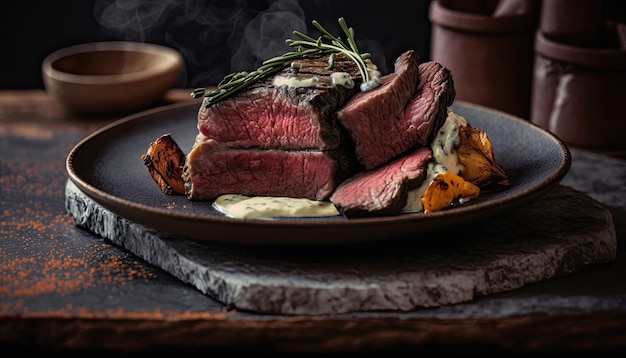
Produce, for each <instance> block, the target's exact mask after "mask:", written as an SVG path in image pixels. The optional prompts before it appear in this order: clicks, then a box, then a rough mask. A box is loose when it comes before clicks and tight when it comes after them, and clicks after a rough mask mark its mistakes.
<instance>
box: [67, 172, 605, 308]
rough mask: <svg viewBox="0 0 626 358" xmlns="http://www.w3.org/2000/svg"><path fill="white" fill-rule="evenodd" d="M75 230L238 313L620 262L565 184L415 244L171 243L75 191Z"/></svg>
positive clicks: (355, 301) (590, 212)
mask: <svg viewBox="0 0 626 358" xmlns="http://www.w3.org/2000/svg"><path fill="white" fill-rule="evenodd" d="M65 198H66V202H65V206H66V209H67V211H68V212H69V213H70V214H71V215H72V216H73V217H74V219H75V222H76V224H77V225H79V226H82V227H84V228H86V229H88V230H90V231H92V232H93V233H95V234H97V235H101V236H103V237H105V238H107V239H109V240H111V241H112V242H113V243H115V244H116V245H119V246H120V247H123V248H125V249H126V250H129V251H130V252H132V253H133V254H135V255H137V256H138V257H140V258H142V259H144V260H145V261H147V262H149V263H150V264H153V265H155V266H157V267H159V268H161V269H163V270H165V271H166V272H168V273H170V274H171V275H173V276H174V277H176V278H178V279H179V280H181V281H183V282H185V283H188V284H190V285H193V286H194V287H195V288H197V289H198V290H199V291H201V292H202V293H204V294H206V295H208V296H210V297H212V298H215V299H217V300H219V301H220V302H222V303H224V304H225V305H226V306H228V307H229V308H233V309H237V310H240V311H251V312H257V313H269V314H288V315H292V314H293V315H326V314H340V313H350V312H373V311H412V310H416V309H419V308H427V307H440V306H446V305H453V304H457V303H462V302H469V301H472V300H474V299H475V298H476V297H479V296H484V295H489V294H494V293H498V292H505V291H509V290H514V289H516V288H520V287H522V286H525V285H528V284H530V283H534V282H539V281H544V280H549V279H552V278H554V277H558V276H563V275H567V274H571V273H574V272H577V271H580V270H583V269H585V268H587V267H591V266H594V265H599V264H603V263H607V262H610V261H612V260H614V259H615V257H616V254H617V238H616V233H615V226H614V224H613V220H612V216H611V213H610V211H608V210H607V209H606V208H605V207H604V206H602V205H601V204H600V203H598V202H597V201H595V200H594V199H592V198H591V197H589V196H588V195H587V194H584V193H582V192H579V191H577V190H575V189H573V188H571V187H568V186H563V185H558V186H556V187H555V188H554V189H553V190H551V191H550V192H548V193H546V194H545V195H544V196H542V197H541V198H539V199H538V200H537V201H535V202H533V203H531V204H529V205H527V206H524V207H522V208H519V209H517V210H515V211H513V212H509V213H507V214H505V215H502V216H499V217H495V218H492V219H490V220H487V221H485V222H478V223H475V224H470V225H464V226H462V227H456V228H451V229H450V230H449V231H445V232H437V233H432V234H428V235H426V234H422V235H420V236H415V237H403V238H393V237H390V238H385V239H381V240H380V241H376V242H372V243H366V244H352V245H339V246H328V247H311V248H309V247H307V248H302V247H299V248H297V247H283V246H278V247H277V246H272V247H246V246H229V245H224V244H214V243H209V242H199V241H195V240H191V239H187V238H182V237H176V236H171V235H166V234H163V233H160V232H157V231H155V230H152V229H150V228H147V227H145V226H143V225H139V224H137V223H134V222H130V221H128V220H126V219H124V218H121V217H119V216H117V215H115V214H113V213H112V212H110V211H108V210H106V209H104V208H103V207H101V206H100V205H99V204H98V203H96V202H94V201H93V200H91V199H90V198H89V197H88V196H86V195H85V194H84V193H82V192H81V191H80V189H78V188H77V187H76V186H75V185H74V184H73V183H72V182H71V181H68V182H67V184H66V191H65Z"/></svg>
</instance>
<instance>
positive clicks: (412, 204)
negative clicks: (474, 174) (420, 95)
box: [402, 109, 467, 212]
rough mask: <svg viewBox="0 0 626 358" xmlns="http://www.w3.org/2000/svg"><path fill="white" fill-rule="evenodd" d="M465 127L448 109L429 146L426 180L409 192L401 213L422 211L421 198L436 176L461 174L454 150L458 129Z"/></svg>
mask: <svg viewBox="0 0 626 358" xmlns="http://www.w3.org/2000/svg"><path fill="white" fill-rule="evenodd" d="M465 125H467V121H466V120H465V118H463V117H462V116H460V115H458V114H456V113H454V112H452V110H450V109H448V117H447V118H446V121H445V122H444V123H443V125H442V126H441V128H440V129H439V131H437V135H436V136H435V139H434V140H433V142H432V144H431V145H430V148H431V150H432V153H433V159H432V160H431V162H430V163H428V167H427V171H426V179H424V182H423V183H422V185H420V186H419V187H417V188H416V189H413V190H411V191H409V194H408V197H407V204H406V205H405V206H404V208H403V209H402V211H404V212H413V211H422V210H424V205H423V204H422V197H423V196H424V193H425V192H426V189H427V188H428V185H430V182H431V181H433V179H434V178H435V176H436V175H437V174H439V173H454V174H458V175H461V174H463V171H464V170H465V166H463V164H461V163H459V156H458V155H457V153H456V150H455V148H456V147H457V146H458V145H459V127H462V126H465Z"/></svg>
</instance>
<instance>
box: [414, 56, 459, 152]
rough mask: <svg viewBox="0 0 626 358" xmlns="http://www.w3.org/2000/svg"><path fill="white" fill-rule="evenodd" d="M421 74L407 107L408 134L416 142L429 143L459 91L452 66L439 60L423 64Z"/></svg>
mask: <svg viewBox="0 0 626 358" xmlns="http://www.w3.org/2000/svg"><path fill="white" fill-rule="evenodd" d="M419 77H420V84H419V85H418V88H417V95H416V96H415V97H414V98H413V99H412V100H411V101H410V102H409V104H408V106H407V107H406V109H405V110H404V118H405V120H406V122H407V124H408V125H409V126H408V128H409V129H408V130H407V133H406V136H407V140H408V141H410V140H411V138H413V139H414V141H415V142H414V144H416V145H429V144H430V143H431V142H432V140H433V139H434V136H435V133H436V131H437V130H438V129H439V128H440V127H441V126H442V125H443V122H445V120H446V117H447V116H448V107H449V106H451V105H452V102H454V97H455V96H456V91H455V89H454V82H453V80H452V75H451V73H450V70H449V69H447V68H446V67H443V66H442V65H441V64H439V63H438V62H435V61H430V62H425V63H422V64H420V66H419Z"/></svg>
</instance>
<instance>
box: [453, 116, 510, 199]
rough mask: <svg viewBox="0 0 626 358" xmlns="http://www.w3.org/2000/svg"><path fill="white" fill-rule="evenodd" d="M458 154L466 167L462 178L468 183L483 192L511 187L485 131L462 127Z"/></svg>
mask: <svg viewBox="0 0 626 358" xmlns="http://www.w3.org/2000/svg"><path fill="white" fill-rule="evenodd" d="M457 153H458V156H459V162H460V163H461V164H463V165H464V166H465V170H464V171H463V175H462V176H463V179H465V180H466V181H469V182H471V183H472V184H474V185H476V186H478V187H480V188H481V190H483V191H493V190H499V189H502V188H503V187H507V186H509V185H510V183H509V179H508V177H507V175H506V173H505V172H504V169H503V168H502V166H501V165H500V163H498V162H497V161H496V157H495V154H494V152H493V146H492V144H491V141H490V140H489V137H488V136H487V133H485V132H484V131H482V130H480V129H477V128H473V127H471V126H469V125H468V126H462V127H460V128H459V146H458V147H457Z"/></svg>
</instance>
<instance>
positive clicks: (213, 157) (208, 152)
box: [183, 134, 356, 201]
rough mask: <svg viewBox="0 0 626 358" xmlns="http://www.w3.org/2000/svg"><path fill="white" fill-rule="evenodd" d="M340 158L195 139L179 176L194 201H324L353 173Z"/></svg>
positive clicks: (323, 153) (327, 153)
mask: <svg viewBox="0 0 626 358" xmlns="http://www.w3.org/2000/svg"><path fill="white" fill-rule="evenodd" d="M344 153H346V152H345V151H339V150H331V151H319V150H299V151H285V150H279V149H255V148H252V149H249V148H248V149H246V148H230V147H227V146H226V145H224V144H223V143H220V142H217V141H215V140H213V139H209V138H206V137H204V136H203V135H202V134H198V136H197V137H196V142H195V143H194V146H193V148H192V149H191V152H190V153H189V154H188V155H187V161H186V163H185V167H184V171H183V179H184V181H185V194H186V195H187V197H188V198H189V199H191V200H196V201H201V200H211V199H214V198H216V197H217V196H219V195H222V194H243V195H253V196H288V197H294V198H307V199H311V200H325V199H328V197H329V196H330V195H331V193H332V192H333V191H334V190H335V188H336V187H337V185H338V184H339V183H340V182H341V181H342V180H344V179H345V178H347V177H348V176H350V175H353V174H354V173H355V172H356V168H354V167H352V166H351V165H352V164H355V163H356V160H355V159H354V158H349V157H348V156H347V155H346V154H344Z"/></svg>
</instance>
